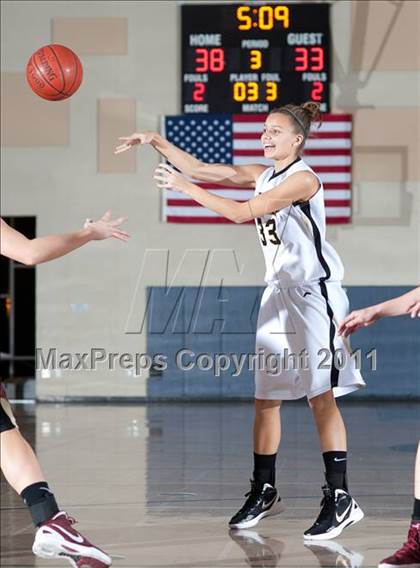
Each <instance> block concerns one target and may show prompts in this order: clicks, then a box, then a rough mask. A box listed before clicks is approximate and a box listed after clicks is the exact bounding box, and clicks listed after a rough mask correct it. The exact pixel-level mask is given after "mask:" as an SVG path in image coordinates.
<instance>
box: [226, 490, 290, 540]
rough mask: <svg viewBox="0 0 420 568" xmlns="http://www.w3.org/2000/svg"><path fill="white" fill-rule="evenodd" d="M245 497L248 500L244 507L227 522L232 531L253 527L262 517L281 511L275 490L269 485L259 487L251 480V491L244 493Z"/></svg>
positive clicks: (279, 499)
mask: <svg viewBox="0 0 420 568" xmlns="http://www.w3.org/2000/svg"><path fill="white" fill-rule="evenodd" d="M245 497H248V499H247V500H246V501H245V503H244V506H243V507H242V508H241V509H240V510H239V511H238V512H237V513H236V515H233V517H232V518H231V519H230V521H229V526H230V528H232V529H249V528H250V527H255V525H257V524H258V523H259V521H260V520H261V519H263V518H264V517H268V516H269V515H275V514H277V513H280V512H281V511H282V510H283V508H282V506H281V504H280V501H281V498H280V497H279V494H278V491H277V489H275V488H274V487H272V486H271V485H270V484H269V483H265V484H264V485H263V486H261V485H258V484H257V483H255V481H252V480H251V491H249V492H248V493H246V494H245Z"/></svg>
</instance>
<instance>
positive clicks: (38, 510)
mask: <svg viewBox="0 0 420 568" xmlns="http://www.w3.org/2000/svg"><path fill="white" fill-rule="evenodd" d="M1 394H2V396H1V397H0V431H1V439H0V442H1V443H0V446H1V454H0V463H1V469H2V471H3V473H4V476H5V478H6V480H7V481H8V482H9V483H10V485H11V486H12V487H13V489H14V490H15V491H16V492H17V493H19V494H20V496H21V497H22V499H23V500H24V502H25V504H26V505H27V507H28V509H29V511H30V513H31V516H32V520H33V522H34V525H35V526H36V527H37V528H38V530H37V532H36V535H35V541H34V544H33V548H32V550H33V552H34V554H36V555H37V556H41V557H43V558H66V559H67V560H68V561H69V562H70V564H71V565H72V566H73V567H74V568H81V567H83V568H107V567H108V566H110V565H111V563H112V560H111V558H110V557H109V556H108V555H107V554H105V553H104V552H103V551H102V550H100V549H99V548H97V547H96V546H94V545H92V544H91V543H90V542H89V541H88V540H87V539H86V538H85V537H84V536H82V535H81V534H80V533H79V532H78V531H76V530H74V528H73V526H72V525H73V524H74V522H75V521H74V519H72V518H71V517H69V516H68V515H67V513H65V512H64V511H60V509H59V508H58V505H57V502H56V500H55V497H54V494H53V492H52V491H51V490H50V488H49V486H48V483H47V482H46V481H45V476H44V473H43V471H42V468H41V466H40V464H39V462H38V460H37V458H36V455H35V453H34V451H33V450H32V448H31V447H30V445H29V444H28V442H27V441H26V440H25V438H24V437H23V436H22V434H21V433H20V432H19V430H18V429H17V428H16V422H15V420H14V417H13V413H12V411H11V409H10V405H9V403H8V401H7V399H6V397H5V394H4V392H3V393H1Z"/></svg>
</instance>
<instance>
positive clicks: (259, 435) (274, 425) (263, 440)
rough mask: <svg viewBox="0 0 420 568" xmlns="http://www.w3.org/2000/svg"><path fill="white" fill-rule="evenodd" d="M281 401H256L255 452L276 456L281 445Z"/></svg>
mask: <svg viewBox="0 0 420 568" xmlns="http://www.w3.org/2000/svg"><path fill="white" fill-rule="evenodd" d="M280 405H281V402H280V401H279V400H258V399H256V400H255V418H254V452H255V453H256V454H263V455H270V454H275V453H276V452H277V450H278V448H279V445H280V437H281V421H280Z"/></svg>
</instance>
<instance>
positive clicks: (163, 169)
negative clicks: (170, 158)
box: [153, 164, 192, 193]
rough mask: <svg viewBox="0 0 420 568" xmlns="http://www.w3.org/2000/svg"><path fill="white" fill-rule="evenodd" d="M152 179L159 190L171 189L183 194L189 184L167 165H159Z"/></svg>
mask: <svg viewBox="0 0 420 568" xmlns="http://www.w3.org/2000/svg"><path fill="white" fill-rule="evenodd" d="M153 178H154V179H155V180H156V182H157V183H156V185H157V186H158V187H160V188H166V189H173V190H174V191H179V192H181V193H185V192H186V191H187V189H188V187H189V186H191V185H192V184H191V182H190V181H188V180H187V178H185V177H184V176H183V175H182V174H179V173H178V172H177V171H176V170H174V168H173V167H172V166H169V165H168V164H159V166H158V167H157V168H156V169H155V174H154V176H153Z"/></svg>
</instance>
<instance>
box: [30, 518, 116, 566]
mask: <svg viewBox="0 0 420 568" xmlns="http://www.w3.org/2000/svg"><path fill="white" fill-rule="evenodd" d="M75 522H76V521H75V520H74V519H73V518H71V517H69V516H68V515H67V513H65V512H64V511H60V512H59V513H57V514H56V515H54V517H52V518H51V519H49V520H48V521H46V522H45V523H43V524H42V525H41V526H40V527H39V528H38V530H37V532H36V535H35V541H34V544H33V547H32V551H33V553H34V554H35V555H36V556H40V557H41V558H62V559H66V560H68V561H69V562H70V564H71V565H72V566H73V568H108V566H111V564H112V560H111V558H110V557H109V556H108V554H106V553H105V552H103V551H102V550H101V549H99V548H97V547H96V546H94V545H93V544H91V543H90V542H89V541H88V540H87V539H86V538H85V537H84V536H83V535H81V534H80V533H79V532H78V531H76V530H75V529H74V528H73V525H74V524H75Z"/></svg>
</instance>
